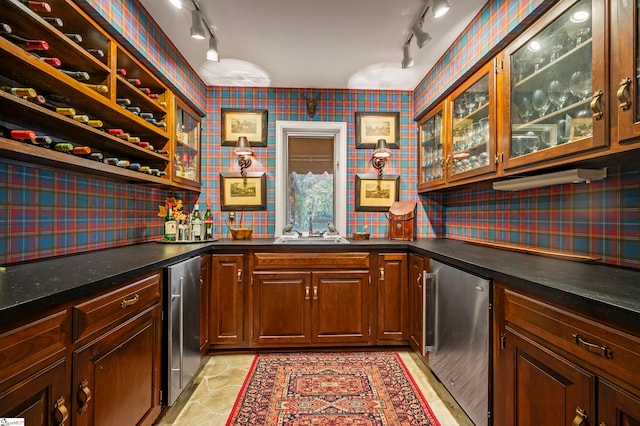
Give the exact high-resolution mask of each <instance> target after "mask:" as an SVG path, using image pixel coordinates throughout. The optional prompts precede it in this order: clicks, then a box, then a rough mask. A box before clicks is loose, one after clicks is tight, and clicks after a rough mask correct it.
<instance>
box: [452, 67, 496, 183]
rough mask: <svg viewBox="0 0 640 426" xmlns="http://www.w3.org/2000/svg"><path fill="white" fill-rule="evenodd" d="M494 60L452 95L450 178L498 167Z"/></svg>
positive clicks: (492, 169)
mask: <svg viewBox="0 0 640 426" xmlns="http://www.w3.org/2000/svg"><path fill="white" fill-rule="evenodd" d="M493 64H494V63H493V61H492V62H489V63H488V64H487V65H485V66H484V67H482V68H481V69H480V70H479V71H478V72H477V73H476V74H475V75H474V76H473V77H472V78H470V79H468V80H467V81H466V82H465V83H463V84H462V85H461V86H460V87H459V88H458V89H457V90H456V91H454V92H453V93H452V95H451V97H450V98H449V101H448V102H449V107H450V109H449V111H451V121H450V122H449V123H450V129H451V130H450V135H451V139H450V140H451V145H450V148H451V149H450V151H449V152H450V155H449V157H448V159H447V172H448V176H447V181H456V180H461V179H466V178H469V177H473V176H477V175H480V174H485V173H491V172H494V171H495V170H496V165H495V161H494V157H495V142H496V139H495V113H494V111H495V102H490V99H492V98H493V93H494V75H495V74H494V72H493Z"/></svg>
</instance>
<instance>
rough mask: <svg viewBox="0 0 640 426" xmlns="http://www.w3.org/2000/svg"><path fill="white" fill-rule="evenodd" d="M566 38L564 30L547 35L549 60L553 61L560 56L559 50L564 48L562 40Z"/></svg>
mask: <svg viewBox="0 0 640 426" xmlns="http://www.w3.org/2000/svg"><path fill="white" fill-rule="evenodd" d="M566 39H567V35H566V34H565V33H564V32H559V33H555V34H551V35H550V36H549V38H548V41H549V50H550V51H551V57H550V58H549V60H550V61H551V62H553V61H555V60H556V59H558V57H559V56H560V52H561V51H562V49H564V42H565V40H566Z"/></svg>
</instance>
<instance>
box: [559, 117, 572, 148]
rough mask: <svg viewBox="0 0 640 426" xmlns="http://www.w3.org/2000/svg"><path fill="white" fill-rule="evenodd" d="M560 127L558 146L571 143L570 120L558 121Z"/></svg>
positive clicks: (562, 119)
mask: <svg viewBox="0 0 640 426" xmlns="http://www.w3.org/2000/svg"><path fill="white" fill-rule="evenodd" d="M557 126H558V141H557V143H558V145H562V144H563V143H567V142H569V139H571V136H570V133H571V126H570V125H569V120H567V119H566V118H561V119H560V120H558V123H557Z"/></svg>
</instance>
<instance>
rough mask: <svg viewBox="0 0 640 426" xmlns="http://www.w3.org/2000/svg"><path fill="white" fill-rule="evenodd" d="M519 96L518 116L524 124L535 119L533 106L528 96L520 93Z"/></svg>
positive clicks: (517, 103)
mask: <svg viewBox="0 0 640 426" xmlns="http://www.w3.org/2000/svg"><path fill="white" fill-rule="evenodd" d="M518 95H519V96H517V100H516V105H517V107H518V116H519V117H520V119H521V120H522V122H523V123H526V122H528V121H529V120H531V117H533V105H532V104H531V100H530V99H529V97H528V96H525V95H524V94H521V93H519V94H518Z"/></svg>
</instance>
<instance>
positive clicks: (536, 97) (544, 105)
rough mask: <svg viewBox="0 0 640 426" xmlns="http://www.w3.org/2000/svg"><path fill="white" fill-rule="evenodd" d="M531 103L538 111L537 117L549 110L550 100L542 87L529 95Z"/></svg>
mask: <svg viewBox="0 0 640 426" xmlns="http://www.w3.org/2000/svg"><path fill="white" fill-rule="evenodd" d="M531 104H532V105H533V109H535V110H536V112H537V113H538V117H542V116H544V115H545V114H546V113H547V111H548V110H549V107H550V106H551V101H550V100H549V96H547V94H546V93H545V92H544V91H543V90H542V89H536V90H534V92H533V95H532V96H531Z"/></svg>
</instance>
